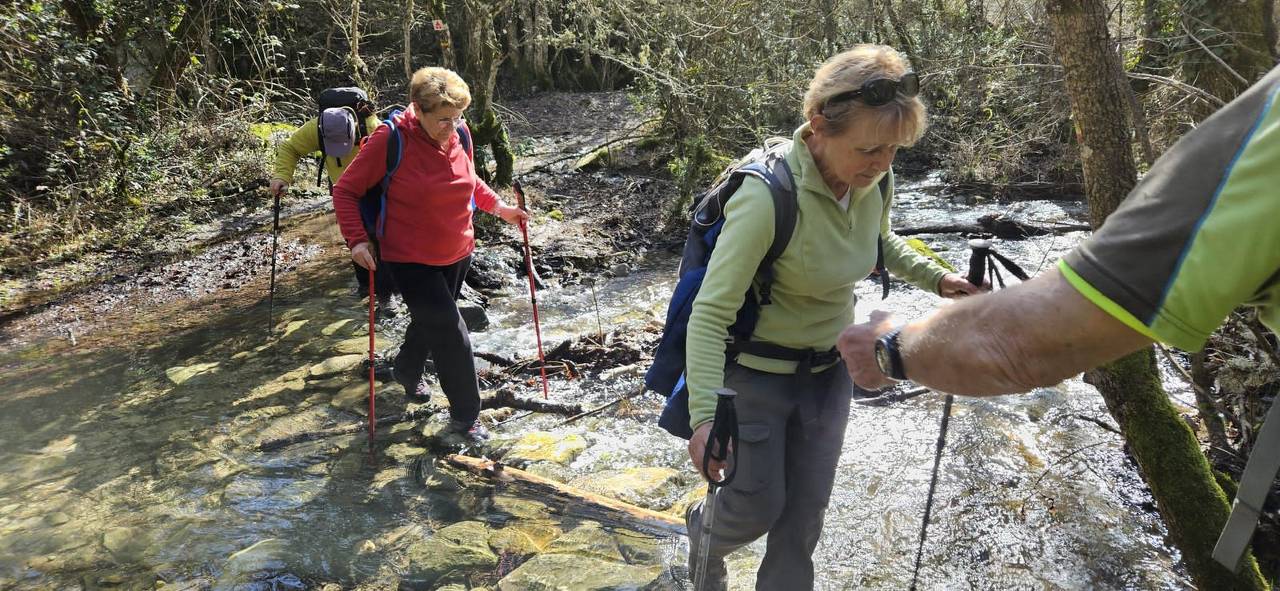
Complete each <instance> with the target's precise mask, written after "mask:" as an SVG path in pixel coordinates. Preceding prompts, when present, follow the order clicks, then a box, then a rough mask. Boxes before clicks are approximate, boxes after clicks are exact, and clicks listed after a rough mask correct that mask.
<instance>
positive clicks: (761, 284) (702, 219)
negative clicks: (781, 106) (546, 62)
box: [644, 141, 889, 439]
mask: <svg viewBox="0 0 1280 591" xmlns="http://www.w3.org/2000/svg"><path fill="white" fill-rule="evenodd" d="M790 148H791V142H790V141H785V142H778V143H773V144H772V145H766V147H765V148H764V149H757V150H754V151H752V152H751V153H750V154H748V155H747V157H746V158H744V159H743V160H741V161H739V163H738V164H737V165H735V166H734V167H733V168H731V169H730V170H729V171H727V172H726V173H725V174H722V175H721V179H720V180H718V181H717V182H716V183H715V184H714V185H713V186H712V188H711V189H709V190H707V192H706V193H703V194H702V195H701V196H700V197H699V198H698V199H697V200H695V202H694V207H693V213H692V220H691V222H690V225H689V235H688V237H687V238H686V239H685V243H684V253H683V255H682V256H681V259H680V270H679V279H678V280H677V281H676V287H675V289H674V291H673V292H672V294H671V303H670V304H669V305H668V306H667V319H666V325H665V327H664V328H663V333H662V338H661V339H660V340H659V341H658V347H657V349H656V350H655V351H654V354H653V364H652V365H650V366H649V370H648V371H647V372H645V376H644V381H645V386H646V387H647V388H649V389H650V390H653V391H655V392H658V393H660V394H662V395H663V396H666V397H667V402H666V406H664V407H663V409H662V414H661V415H660V416H659V417H658V425H659V426H661V427H662V428H663V429H665V430H666V431H667V432H668V433H671V434H672V435H675V436H677V437H681V438H684V439H688V438H690V437H692V436H693V430H692V429H691V428H690V427H689V388H688V385H687V384H686V383H685V375H684V372H685V340H686V338H687V337H688V328H689V314H690V313H691V312H692V311H693V302H694V300H695V299H696V298H697V296H698V290H699V289H700V288H701V287H702V280H703V278H705V277H706V273H707V263H708V262H709V261H710V260H711V252H712V250H714V249H715V246H716V240H717V239H718V238H719V237H720V231H721V229H722V228H723V227H724V206H725V204H726V203H727V202H728V200H729V198H730V197H732V196H733V194H734V193H736V192H737V191H738V188H739V187H741V186H742V182H743V180H744V179H746V178H747V177H748V176H751V177H755V178H757V179H759V180H760V181H761V182H763V183H764V184H765V186H767V187H768V188H769V194H770V195H772V197H773V212H774V236H773V243H772V244H771V245H770V246H769V250H768V251H767V252H766V253H765V255H764V258H763V259H761V261H760V266H759V268H758V269H757V271H756V279H755V282H754V284H755V287H754V288H751V287H749V288H747V293H746V296H745V299H744V301H743V304H742V307H741V308H739V309H738V315H737V318H736V319H735V321H734V323H733V324H732V325H730V326H729V334H728V335H727V336H728V339H727V340H726V347H725V353H726V355H727V356H728V358H729V359H733V358H736V356H737V355H738V354H739V353H744V352H745V353H750V354H752V355H758V356H761V357H769V358H773V359H786V360H792V361H796V362H797V363H799V364H800V365H801V367H798V368H797V373H800V372H801V370H803V371H804V372H806V373H807V372H808V367H811V366H812V365H815V364H825V363H830V362H832V361H834V360H835V359H838V357H839V355H838V354H837V353H836V352H835V351H834V350H831V351H824V352H815V351H812V350H808V349H792V348H789V347H783V346H781V345H775V344H772V343H766V342H763V341H752V340H751V335H752V333H753V332H754V331H755V326H756V322H757V321H758V320H759V319H760V309H761V307H762V306H767V305H769V304H770V303H771V302H772V300H771V293H772V288H773V280H774V276H773V263H774V262H775V261H777V260H778V257H779V256H781V255H782V252H783V251H784V250H786V248H787V244H789V243H790V242H791V236H792V234H793V233H794V232H795V226H796V214H797V210H798V208H799V206H798V204H797V202H796V188H795V177H794V176H793V175H792V173H791V167H790V166H789V165H788V164H787V160H786V154H787V152H788V151H790ZM888 180H889V175H887V174H886V175H885V176H884V178H883V179H882V180H881V183H880V193H881V195H882V196H884V197H885V198H886V199H887V195H888ZM876 246H877V249H878V250H879V252H878V253H877V257H876V271H877V272H879V274H880V278H881V285H882V287H883V291H884V293H885V294H886V295H887V293H888V286H889V274H888V271H887V270H885V268H884V254H883V248H882V246H881V245H880V242H879V241H877V245H876Z"/></svg>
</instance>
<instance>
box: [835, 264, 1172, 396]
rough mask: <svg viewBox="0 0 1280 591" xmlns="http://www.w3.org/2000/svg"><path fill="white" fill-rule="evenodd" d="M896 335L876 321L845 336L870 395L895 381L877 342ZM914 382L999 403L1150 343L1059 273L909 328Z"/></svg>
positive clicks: (847, 353) (844, 349) (884, 320)
mask: <svg viewBox="0 0 1280 591" xmlns="http://www.w3.org/2000/svg"><path fill="white" fill-rule="evenodd" d="M892 328H893V323H892V322H890V318H889V315H888V314H886V313H883V312H876V313H873V314H872V317H871V321H870V322H868V323H865V324H854V325H850V326H849V327H848V328H846V329H845V330H844V332H843V333H841V335H840V339H839V348H840V354H841V356H843V357H844V359H845V364H846V366H847V368H848V370H849V374H850V376H852V377H853V380H854V382H855V383H857V384H858V385H859V386H862V387H864V388H882V387H884V386H886V385H888V383H889V381H888V379H887V378H885V376H884V375H883V374H882V373H881V372H880V370H879V367H878V366H877V364H876V362H875V357H874V347H875V341H876V339H877V338H879V337H880V335H883V334H884V333H887V332H889V330H891V329H892ZM898 342H899V348H900V350H901V352H902V357H903V365H904V367H905V368H906V374H907V377H908V378H910V379H911V380H912V381H914V382H916V383H918V384H920V385H922V386H927V387H929V388H934V389H937V390H941V391H944V392H950V393H953V394H963V395H968V396H994V395H1000V394H1012V393H1016V392H1026V391H1028V390H1031V389H1033V388H1036V387H1043V386H1050V385H1053V384H1056V383H1058V382H1060V381H1062V380H1063V379H1066V378H1068V377H1071V376H1073V375H1076V374H1078V373H1080V372H1082V371H1085V370H1088V369H1092V368H1094V367H1097V366H1099V365H1102V364H1103V363H1106V362H1108V361H1111V360H1114V359H1117V358H1119V357H1122V356H1124V355H1125V354H1127V353H1131V352H1133V351H1136V350H1138V349H1140V348H1142V347H1144V346H1147V345H1150V344H1151V342H1152V341H1151V339H1150V338H1149V337H1147V336H1145V335H1143V334H1141V333H1139V332H1137V331H1136V330H1134V329H1132V328H1130V327H1128V326H1127V325H1125V324H1124V323H1123V322H1121V321H1119V320H1117V319H1116V318H1114V317H1113V316H1111V315H1110V314H1108V313H1107V312H1105V311H1103V310H1102V309H1101V308H1099V307H1098V306H1096V305H1094V304H1093V303H1092V302H1090V301H1089V300H1087V299H1085V297H1084V296H1082V295H1080V293H1079V292H1078V291H1076V289H1075V288H1074V287H1072V286H1071V285H1070V284H1069V283H1068V282H1067V280H1066V279H1065V278H1064V277H1063V276H1062V273H1061V272H1059V271H1058V270H1057V269H1054V270H1052V271H1050V272H1047V273H1044V274H1042V275H1040V276H1038V277H1036V278H1034V279H1032V280H1031V281H1028V282H1026V283H1023V284H1019V285H1016V286H1014V287H1011V288H1009V289H1006V290H1001V291H999V292H996V293H993V294H989V295H981V296H975V297H970V298H966V299H964V300H960V301H958V302H956V303H954V304H952V305H949V306H945V307H943V308H941V309H940V310H939V311H937V312H936V313H934V314H933V315H931V316H928V317H926V318H923V319H920V320H916V321H915V322H911V323H909V324H907V325H906V326H905V327H904V328H903V330H902V333H901V336H899V341H898Z"/></svg>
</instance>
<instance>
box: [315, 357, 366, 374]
mask: <svg viewBox="0 0 1280 591" xmlns="http://www.w3.org/2000/svg"><path fill="white" fill-rule="evenodd" d="M364 357H365V356H364V355H359V354H352V355H338V356H337V357H330V358H328V359H325V360H324V361H321V362H320V363H317V364H315V365H313V366H311V369H310V370H309V371H308V373H309V374H310V375H311V377H313V378H321V377H325V376H331V375H333V374H336V373H342V372H344V371H348V370H350V369H351V368H353V367H355V366H357V365H360V362H361V361H362V360H364Z"/></svg>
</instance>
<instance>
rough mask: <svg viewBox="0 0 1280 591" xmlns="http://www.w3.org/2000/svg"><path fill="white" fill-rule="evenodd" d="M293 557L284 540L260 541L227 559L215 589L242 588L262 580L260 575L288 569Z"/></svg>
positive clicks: (269, 539) (268, 539)
mask: <svg viewBox="0 0 1280 591" xmlns="http://www.w3.org/2000/svg"><path fill="white" fill-rule="evenodd" d="M291 556H292V554H291V552H290V551H289V549H288V544H286V543H285V541H284V540H281V539H278V538H267V539H265V540H260V541H258V542H256V543H254V544H252V545H250V546H249V547H247V548H244V549H243V550H240V551H238V552H236V553H234V554H232V555H231V556H230V557H228V558H227V562H226V563H225V564H224V565H223V567H222V574H221V576H219V577H218V581H217V583H216V584H215V585H214V588H216V589H233V588H240V587H239V586H241V585H245V584H247V583H250V582H252V581H255V580H258V579H260V578H262V577H261V576H259V573H270V572H278V571H282V570H284V569H285V568H287V567H288V565H289V561H290V559H291Z"/></svg>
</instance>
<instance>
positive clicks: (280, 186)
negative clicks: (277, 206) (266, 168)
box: [267, 179, 289, 197]
mask: <svg viewBox="0 0 1280 591" xmlns="http://www.w3.org/2000/svg"><path fill="white" fill-rule="evenodd" d="M267 190H268V191H270V192H271V195H272V196H273V197H274V196H278V195H284V194H285V193H287V192H289V183H286V182H284V179H271V183H270V184H269V185H268V186H267Z"/></svg>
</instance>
